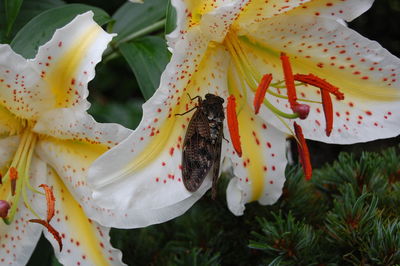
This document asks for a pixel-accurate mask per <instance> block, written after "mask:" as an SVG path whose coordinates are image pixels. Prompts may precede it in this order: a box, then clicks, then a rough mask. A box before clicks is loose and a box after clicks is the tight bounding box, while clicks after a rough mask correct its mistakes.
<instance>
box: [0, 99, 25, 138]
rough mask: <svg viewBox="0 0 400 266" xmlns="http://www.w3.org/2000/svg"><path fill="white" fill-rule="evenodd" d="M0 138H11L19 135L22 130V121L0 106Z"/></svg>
mask: <svg viewBox="0 0 400 266" xmlns="http://www.w3.org/2000/svg"><path fill="white" fill-rule="evenodd" d="M0 121H1V124H0V136H1V135H6V136H11V135H15V134H17V133H19V132H20V131H21V130H22V129H23V124H22V121H20V120H19V119H17V117H16V116H15V115H14V114H13V113H11V112H10V111H8V110H7V108H6V107H4V106H2V105H1V104H0Z"/></svg>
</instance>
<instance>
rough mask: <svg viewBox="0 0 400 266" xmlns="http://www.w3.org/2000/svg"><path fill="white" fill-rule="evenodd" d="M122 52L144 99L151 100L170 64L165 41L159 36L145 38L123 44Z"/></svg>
mask: <svg viewBox="0 0 400 266" xmlns="http://www.w3.org/2000/svg"><path fill="white" fill-rule="evenodd" d="M120 51H121V53H122V55H123V56H124V57H125V59H126V61H127V62H128V64H129V66H130V67H131V69H132V70H133V72H134V73H135V76H136V79H137V82H138V83H139V87H140V90H141V92H142V95H143V97H144V98H145V99H146V100H147V99H149V98H150V97H151V96H152V95H153V93H154V92H155V90H156V89H157V88H158V85H159V83H160V77H161V73H162V72H163V70H164V69H165V66H166V65H167V63H168V62H169V58H170V54H169V52H168V50H167V46H166V45H165V41H164V40H163V39H162V38H160V37H157V36H149V37H143V38H141V39H139V40H136V41H134V42H131V43H124V44H122V45H121V46H120Z"/></svg>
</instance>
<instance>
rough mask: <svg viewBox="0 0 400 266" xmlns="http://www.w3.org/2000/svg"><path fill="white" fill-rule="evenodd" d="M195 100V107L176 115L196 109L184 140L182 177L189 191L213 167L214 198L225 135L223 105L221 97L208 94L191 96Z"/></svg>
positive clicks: (191, 190) (193, 190)
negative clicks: (196, 101) (202, 96)
mask: <svg viewBox="0 0 400 266" xmlns="http://www.w3.org/2000/svg"><path fill="white" fill-rule="evenodd" d="M189 97H190V96H189ZM195 99H198V105H197V106H196V107H194V108H192V109H191V110H189V111H187V112H185V113H183V114H178V115H184V114H186V113H189V112H191V111H193V110H196V111H195V112H194V114H193V116H192V118H191V120H190V122H189V125H188V128H187V131H186V135H185V139H184V141H183V152H182V180H183V184H184V185H185V187H186V189H187V190H188V191H190V192H195V191H197V190H198V189H199V187H200V186H201V184H202V183H203V181H204V178H205V177H206V176H207V174H208V173H209V172H210V171H211V169H212V189H211V195H212V198H213V199H215V197H216V195H217V180H218V174H219V168H220V160H221V145H222V138H223V135H224V134H223V121H224V119H225V115H224V108H223V106H222V104H223V103H224V99H223V98H221V97H219V96H216V95H214V94H210V93H208V94H206V96H205V99H202V98H201V97H200V96H196V97H194V98H191V100H195Z"/></svg>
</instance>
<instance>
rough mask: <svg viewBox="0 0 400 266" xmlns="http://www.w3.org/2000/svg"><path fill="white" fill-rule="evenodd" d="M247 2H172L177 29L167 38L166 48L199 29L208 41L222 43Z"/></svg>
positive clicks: (214, 0)
mask: <svg viewBox="0 0 400 266" xmlns="http://www.w3.org/2000/svg"><path fill="white" fill-rule="evenodd" d="M247 2H248V0H190V1H187V0H184V1H182V0H175V1H174V0H173V1H172V5H173V6H174V7H175V9H176V10H177V27H176V29H175V30H174V31H173V32H171V33H170V34H169V35H168V36H167V39H168V46H169V47H170V48H171V49H175V45H176V43H177V42H179V41H180V40H182V39H186V38H187V33H188V32H191V31H192V30H194V31H197V30H198V29H197V28H198V27H200V28H201V30H202V32H203V34H205V35H206V36H208V39H209V40H214V41H222V40H223V38H224V37H225V34H226V32H227V31H228V29H229V27H230V25H231V24H232V23H233V22H234V21H235V20H236V18H237V16H238V15H239V13H240V11H241V9H242V8H243V7H244V6H245V5H246V3H247Z"/></svg>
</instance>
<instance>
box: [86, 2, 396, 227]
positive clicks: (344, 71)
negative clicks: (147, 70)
mask: <svg viewBox="0 0 400 266" xmlns="http://www.w3.org/2000/svg"><path fill="white" fill-rule="evenodd" d="M173 4H174V6H175V7H176V9H177V11H178V22H179V25H178V27H177V29H176V30H175V31H174V32H173V33H172V34H171V35H170V36H169V45H170V48H171V49H172V50H173V56H172V59H171V62H170V63H169V64H168V66H167V68H166V70H165V71H164V73H163V75H162V78H161V84H160V87H159V89H158V90H157V92H156V93H155V94H154V96H153V97H152V98H151V99H150V100H149V101H148V102H147V103H145V104H144V106H143V113H144V115H143V119H142V121H141V123H140V125H139V126H138V128H137V129H136V130H135V131H134V132H133V133H132V135H131V136H130V137H129V138H128V139H126V140H125V141H124V142H122V143H121V144H120V145H118V146H117V147H115V148H114V149H112V150H110V151H109V152H108V153H106V154H105V155H104V156H102V157H101V158H100V159H98V160H97V161H96V162H95V163H94V165H93V166H92V168H91V169H90V171H89V181H90V182H91V183H92V185H93V187H94V189H95V193H94V197H95V200H96V201H97V202H98V204H99V205H101V206H103V207H105V208H110V209H113V210H114V211H115V212H116V213H119V214H120V216H121V217H122V218H121V219H118V220H117V221H113V224H112V225H113V226H117V227H142V226H147V225H150V224H154V223H160V222H164V221H166V220H169V219H172V218H174V217H176V216H178V215H180V214H182V213H184V212H185V211H186V210H187V209H188V208H190V206H191V205H192V204H193V203H194V202H195V201H197V200H198V199H199V198H200V197H201V196H202V195H203V194H204V193H205V192H206V191H207V190H208V189H209V188H210V186H211V180H210V179H208V178H206V180H205V181H204V183H203V185H202V186H201V187H200V188H199V189H198V190H197V191H196V192H194V193H191V192H189V191H187V190H186V189H185V187H184V185H183V184H182V173H181V168H182V165H181V160H182V145H183V139H184V136H185V132H186V130H187V126H188V122H189V120H190V117H191V114H187V115H184V116H175V114H182V113H184V112H185V111H187V110H189V109H190V108H192V107H193V106H194V104H195V103H194V102H191V101H190V98H189V97H187V94H188V93H189V94H190V95H192V96H197V95H199V96H203V95H205V94H207V93H212V94H216V95H218V96H220V97H222V98H224V99H228V98H229V99H230V100H229V101H225V102H228V103H229V102H230V103H232V99H235V101H236V104H237V108H236V109H232V108H231V107H232V105H228V118H229V117H234V118H237V121H238V129H232V128H230V131H231V132H239V134H232V135H230V134H229V132H228V131H229V130H228V126H227V124H225V125H226V126H225V127H224V129H225V130H224V131H225V134H224V135H225V137H226V138H230V139H229V142H227V141H223V142H222V154H221V158H222V160H225V161H227V162H231V163H232V166H233V169H234V172H233V174H234V176H235V177H234V178H232V179H231V180H230V183H229V185H228V189H227V202H228V207H229V209H230V210H231V211H232V212H233V213H234V214H236V215H241V214H243V211H244V208H245V207H244V204H245V203H247V202H251V201H258V202H260V203H261V204H272V203H274V202H275V201H276V200H277V199H278V198H279V196H280V195H281V190H282V186H283V184H284V180H285V178H284V170H285V166H286V158H285V141H286V137H287V136H288V135H296V136H297V140H298V142H299V147H300V150H301V151H302V153H301V155H302V156H301V157H302V163H303V166H304V169H305V173H306V176H308V177H310V165H309V164H308V163H307V157H308V156H307V150H306V147H305V141H304V139H303V134H304V136H305V137H307V138H311V139H315V140H320V141H325V142H335V143H353V142H359V141H368V140H372V139H377V138H384V137H392V136H395V135H397V134H398V133H399V131H400V125H399V122H398V121H400V119H399V117H398V114H399V112H398V110H397V109H398V108H399V107H397V106H396V105H394V104H393V103H394V102H395V103H398V101H399V99H400V91H399V87H400V86H399V82H398V79H397V77H396V75H397V72H398V69H399V67H400V61H399V59H397V58H395V57H394V56H392V55H391V54H390V53H388V52H387V51H386V50H385V49H383V48H382V47H381V46H379V45H378V44H377V43H375V42H372V41H370V40H368V39H365V38H363V37H362V36H360V35H359V34H357V33H356V32H354V31H352V30H351V29H349V28H347V27H346V26H343V24H342V23H341V21H343V20H351V19H353V18H355V17H357V16H359V15H360V14H362V13H363V12H365V11H366V10H367V9H368V8H369V7H370V6H371V4H372V1H359V0H352V1H338V0H336V1H290V3H287V1H274V3H268V2H267V3H265V2H264V1H230V2H229V3H225V2H221V3H220V2H215V1H185V2H184V3H183V2H182V1H173ZM265 93H266V96H264V95H265ZM232 110H233V111H232ZM308 111H309V113H308ZM300 118H302V119H304V120H301V119H300ZM228 120H229V119H228ZM294 121H296V122H294ZM228 122H229V121H228ZM228 124H229V123H228ZM239 138H240V142H241V145H240V148H239V145H238V144H237V143H238V139H239ZM233 144H234V145H233ZM234 146H235V147H234ZM240 149H241V156H239V154H238V151H239V150H240ZM239 153H240V152H239ZM111 158H118V160H115V159H114V160H111ZM104 222H105V223H106V221H104Z"/></svg>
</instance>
